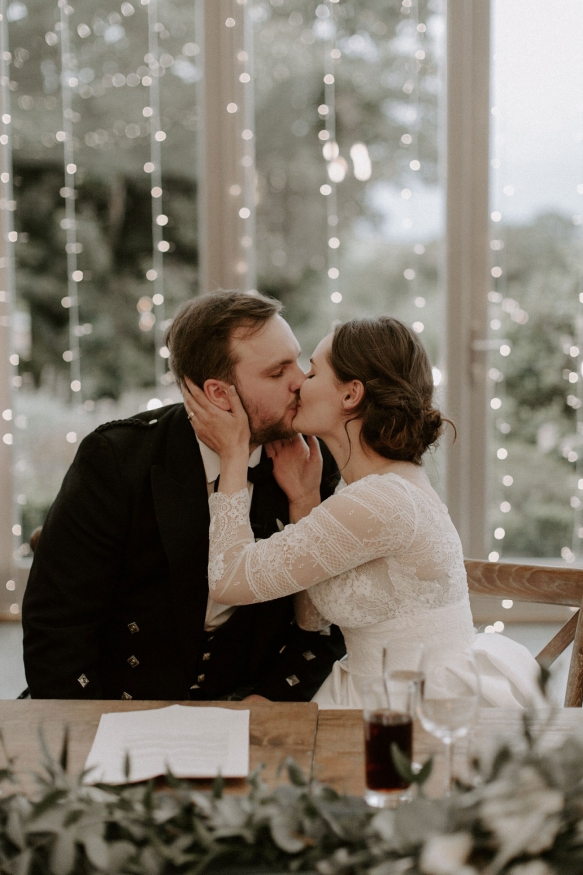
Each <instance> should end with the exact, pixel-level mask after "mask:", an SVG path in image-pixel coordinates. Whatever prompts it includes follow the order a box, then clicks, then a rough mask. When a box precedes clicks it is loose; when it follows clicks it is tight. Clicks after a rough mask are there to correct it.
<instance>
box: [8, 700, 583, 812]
mask: <svg viewBox="0 0 583 875" xmlns="http://www.w3.org/2000/svg"><path fill="white" fill-rule="evenodd" d="M171 704H182V705H187V706H189V707H193V708H196V707H201V706H204V705H207V706H208V705H212V706H214V707H221V708H236V709H241V708H243V709H248V710H249V711H250V712H251V713H250V765H251V768H252V769H253V768H255V767H256V766H257V765H259V764H260V763H265V764H266V769H265V772H264V777H265V780H266V781H267V782H268V783H270V784H275V783H276V781H277V780H278V779H277V769H278V766H279V765H280V763H281V762H282V761H283V760H284V759H285V757H286V756H292V757H294V759H295V760H296V762H297V763H298V764H299V765H300V766H301V768H302V769H303V771H304V773H305V774H310V775H312V777H314V778H316V779H317V780H319V781H323V782H325V783H327V784H330V785H331V786H332V787H334V788H335V789H336V790H338V791H339V792H347V793H353V794H355V795H358V796H360V795H362V794H363V792H364V734H363V726H362V712H361V711H356V710H338V711H336V710H330V711H328V710H325V711H320V712H318V709H317V706H316V705H315V704H311V703H303V702H297V703H296V702H266V703H263V702H251V703H242V702H179V703H173V702H137V701H131V702H126V701H124V702H117V701H88V702H79V701H68V700H54V699H53V700H48V699H47V700H39V699H34V700H22V701H7V700H4V701H0V729H1V730H2V733H3V736H4V740H5V743H6V747H7V749H8V752H9V753H10V755H12V756H15V757H16V758H17V763H16V768H17V771H18V772H19V773H20V774H21V775H22V774H23V773H24V776H23V783H22V786H23V788H24V789H26V790H27V791H32V790H33V788H34V782H33V780H32V778H31V777H30V772H31V771H34V770H37V769H38V766H39V761H40V757H41V753H40V747H39V741H38V729H39V727H42V730H43V733H44V736H45V738H46V741H47V743H48V745H49V747H50V748H51V750H52V751H54V752H55V755H58V753H59V751H60V747H61V742H62V738H63V732H64V729H65V726H68V727H69V738H70V744H69V764H70V771H71V773H72V774H76V773H78V772H80V771H81V769H82V768H83V766H84V764H85V760H86V758H87V755H88V753H89V749H90V747H91V744H92V742H93V738H94V736H95V732H96V730H97V725H98V723H99V719H100V717H101V714H103V713H105V712H112V711H116V712H117V711H142V710H145V709H147V708H164V707H166V706H167V705H171ZM521 714H522V712H520V711H518V710H503V709H500V708H484V709H482V711H481V712H480V718H479V721H478V725H477V727H476V729H475V731H474V733H473V735H472V737H471V738H470V739H469V740H463V741H461V742H458V744H457V745H456V753H457V755H456V763H455V768H456V769H457V771H458V773H459V774H461V773H462V772H463V770H464V767H465V763H466V762H467V757H468V750H469V749H470V750H471V751H472V752H476V751H480V750H483V749H484V748H485V747H486V746H487V745H491V744H492V743H493V741H494V739H495V738H496V737H499V736H504V735H506V736H509V737H514V738H516V737H517V736H518V735H519V733H520V724H521V719H522V718H521ZM573 732H578V733H582V734H583V709H580V708H563V709H560V710H559V712H558V713H557V716H556V718H555V721H554V723H553V726H552V727H551V729H550V731H549V732H548V733H547V735H546V736H545V744H546V745H550V746H553V745H556V744H559V743H560V742H561V740H563V739H564V738H566V737H567V736H568V735H569V734H571V733H573ZM431 755H435V770H434V775H433V777H432V779H431V782H430V784H429V786H428V791H429V793H430V794H434V795H439V793H440V792H441V789H442V782H443V772H442V764H443V755H442V746H441V743H440V742H439V741H437V740H436V739H435V738H433V737H432V736H430V735H428V734H427V733H426V732H424V731H423V729H421V727H420V726H418V725H416V727H415V734H414V756H415V759H416V760H417V761H418V762H424V761H425V760H426V759H427V758H428V757H429V756H431ZM0 765H3V763H1V762H0ZM26 773H29V774H28V775H27V774H26ZM280 780H285V776H283V778H280ZM227 783H228V789H229V790H230V791H231V792H244V790H245V782H244V781H242V780H231V781H229V782H227Z"/></svg>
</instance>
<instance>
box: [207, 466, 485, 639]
mask: <svg viewBox="0 0 583 875" xmlns="http://www.w3.org/2000/svg"><path fill="white" fill-rule="evenodd" d="M209 505H210V512H211V527H210V549H209V588H210V591H211V596H212V598H213V599H215V600H216V601H219V602H222V603H223V604H248V603H250V602H257V601H268V600H270V599H274V598H279V597H281V596H285V595H289V594H291V593H296V592H300V591H301V590H304V589H309V595H310V599H311V601H312V602H313V604H314V606H315V607H316V608H317V610H318V612H319V613H320V614H321V615H322V616H323V617H325V618H326V619H327V620H328V621H329V622H332V623H336V624H338V625H339V626H341V627H343V628H347V629H350V628H353V629H357V628H362V627H364V626H369V625H371V624H377V623H379V622H382V621H385V620H389V619H392V618H397V617H403V618H404V617H412V616H413V615H414V614H415V613H416V612H417V611H419V610H420V609H421V610H425V609H429V608H436V607H444V606H446V605H453V604H457V603H459V602H460V601H464V600H467V597H468V596H467V584H466V575H465V569H464V563H463V555H462V548H461V544H460V540H459V537H458V534H457V532H456V530H455V528H454V526H453V523H452V522H451V519H450V517H449V514H448V512H447V508H446V507H445V505H443V504H440V503H438V502H437V501H436V500H435V499H434V498H432V497H431V496H430V495H429V494H427V493H426V492H424V491H423V490H422V489H420V488H419V487H418V486H416V485H414V484H413V483H411V482H410V481H408V480H406V479H404V478H403V477H400V476H399V475H397V474H372V475H370V476H368V477H363V478H362V479H361V480H358V481H357V482H355V483H353V484H351V485H350V486H346V487H345V488H344V489H342V491H341V492H339V493H337V494H336V495H334V496H332V497H331V498H329V499H327V500H326V501H324V502H323V503H322V504H321V505H319V507H317V508H315V509H314V510H313V511H312V512H311V513H310V514H309V515H308V516H307V517H304V519H302V520H300V521H299V522H298V523H296V524H295V525H289V526H286V527H285V529H284V530H283V531H282V532H277V533H276V534H274V535H272V536H271V537H270V538H268V539H266V540H264V541H258V542H257V543H255V542H254V538H253V532H252V530H251V527H250V525H249V496H248V493H247V490H242V491H241V492H238V493H236V494H235V495H231V496H227V495H225V494H223V493H220V492H217V493H215V494H214V495H212V496H211V497H210V499H209Z"/></svg>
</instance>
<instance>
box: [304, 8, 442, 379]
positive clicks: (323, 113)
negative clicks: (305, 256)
mask: <svg viewBox="0 0 583 875" xmlns="http://www.w3.org/2000/svg"><path fill="white" fill-rule="evenodd" d="M337 3H338V0H326V2H325V3H322V4H320V5H319V6H317V7H316V19H317V24H320V25H322V24H327V25H328V33H329V35H330V36H329V39H328V40H327V41H326V46H325V54H324V103H323V104H321V105H320V106H319V107H318V114H319V117H320V119H321V121H323V122H324V127H323V128H322V129H321V130H320V131H319V132H318V137H319V139H320V141H321V143H322V152H323V156H324V159H325V161H326V169H327V176H328V180H327V182H325V183H324V184H323V185H321V186H320V193H321V194H322V195H324V196H325V197H326V222H327V230H328V235H327V236H328V247H327V264H326V269H327V277H328V292H329V297H330V300H331V301H332V303H334V304H339V303H341V301H342V299H343V295H342V291H341V282H340V280H341V275H340V274H341V271H340V264H339V262H340V246H341V240H340V236H339V222H340V219H339V209H338V185H339V184H341V183H342V182H343V180H344V179H345V177H346V174H347V172H348V169H349V168H348V162H347V161H346V159H345V158H344V157H343V156H342V155H341V154H340V147H339V144H338V142H337V136H336V79H337V72H336V68H337V65H338V62H339V61H340V59H341V57H342V52H341V50H340V48H339V47H338V45H337V41H336V35H337V28H336V26H335V16H334V9H335V6H336V4H337ZM401 15H402V16H403V19H405V20H407V21H408V22H409V23H410V27H409V31H410V35H411V36H412V37H413V39H412V44H413V51H412V53H411V57H410V58H407V61H406V63H407V66H408V71H407V72H408V75H407V78H406V80H405V82H404V84H403V94H404V95H405V96H406V97H407V98H408V101H409V108H408V110H407V116H406V118H407V121H408V130H407V131H405V132H404V133H403V134H402V136H401V142H400V145H401V147H403V148H405V149H406V150H407V157H408V167H407V177H408V178H406V182H405V185H404V186H403V188H402V189H401V192H400V195H401V198H402V199H403V200H404V201H405V203H406V205H407V207H408V209H407V210H406V213H407V214H406V215H405V217H404V218H403V220H402V224H403V227H404V228H405V229H406V230H411V229H413V228H414V224H415V223H414V218H413V209H412V208H413V204H414V193H415V188H416V187H417V184H418V182H417V180H418V178H419V173H418V171H420V170H421V162H420V160H419V128H420V120H421V116H420V111H419V69H420V65H421V63H422V62H423V60H424V59H425V56H426V51H425V47H424V41H425V36H426V32H427V26H426V24H425V23H424V22H420V21H419V8H418V2H417V0H402V3H401ZM350 158H351V159H352V165H353V173H354V176H355V178H356V179H358V180H359V181H362V182H366V181H368V180H369V179H370V178H371V175H372V165H371V159H370V155H369V152H368V148H367V146H366V145H365V144H364V143H359V142H357V143H353V145H352V146H351V148H350ZM424 253H425V246H424V245H423V244H422V243H415V244H414V245H413V246H412V257H411V264H410V265H409V266H407V267H406V268H405V270H404V277H405V279H406V280H407V281H408V282H409V283H411V286H410V288H411V292H412V296H413V299H414V305H415V307H417V308H423V307H424V306H425V304H426V301H425V298H423V297H422V296H421V295H420V294H418V291H417V281H418V272H417V271H416V270H415V267H414V265H415V263H416V259H415V256H417V257H419V256H422V255H423V254H424ZM413 327H414V329H415V330H416V331H417V332H418V333H421V332H422V331H423V330H424V327H425V326H424V324H423V322H422V321H420V320H419V319H416V320H415V321H414V323H413ZM435 377H436V382H438V381H439V378H440V374H439V372H437V371H436V372H435Z"/></svg>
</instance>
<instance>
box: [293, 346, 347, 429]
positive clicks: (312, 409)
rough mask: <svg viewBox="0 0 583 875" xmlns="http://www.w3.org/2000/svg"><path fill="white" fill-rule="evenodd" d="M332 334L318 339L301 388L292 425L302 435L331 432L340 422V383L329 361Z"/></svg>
mask: <svg viewBox="0 0 583 875" xmlns="http://www.w3.org/2000/svg"><path fill="white" fill-rule="evenodd" d="M331 346H332V335H331V334H330V335H328V337H325V338H324V339H323V340H321V341H320V343H319V344H318V346H317V347H316V349H315V350H314V354H313V355H312V358H311V359H310V363H311V365H312V367H311V368H310V371H309V373H308V374H307V376H306V379H305V380H304V382H303V383H302V387H301V389H300V403H299V405H298V412H297V413H296V415H295V417H294V420H293V423H292V427H293V429H294V431H297V432H301V433H302V434H313V435H318V436H323V435H326V434H330V432H331V431H332V430H333V429H334V427H335V426H336V425H337V424H338V423H340V422H342V394H343V392H342V386H341V385H340V384H339V383H338V380H337V379H336V377H335V376H334V371H333V370H332V368H331V367H330V364H329V362H328V354H329V352H330V348H331Z"/></svg>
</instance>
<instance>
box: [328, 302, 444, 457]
mask: <svg viewBox="0 0 583 875" xmlns="http://www.w3.org/2000/svg"><path fill="white" fill-rule="evenodd" d="M329 361H330V366H331V367H332V370H333V371H334V374H335V376H336V378H337V379H338V381H339V382H340V383H348V382H350V381H351V380H360V381H361V383H362V384H363V385H364V387H365V395H364V397H363V399H362V402H361V404H360V405H359V407H358V408H357V409H356V410H355V411H354V416H353V418H354V419H360V420H362V429H361V433H360V440H361V443H362V444H364V445H365V446H366V447H369V448H370V449H371V450H374V452H375V453H378V454H379V456H384V458H386V459H391V460H394V461H402V462H413V464H415V465H420V464H421V457H422V456H423V453H424V452H425V451H426V450H427V449H428V448H429V447H430V446H432V444H434V443H435V442H436V441H437V439H438V438H439V436H440V434H441V432H442V430H443V425H444V422H449V420H446V419H443V418H442V416H441V413H440V412H439V410H437V409H436V408H435V407H434V406H433V374H432V372H431V364H430V362H429V358H428V356H427V353H426V352H425V349H424V347H423V345H422V343H421V341H420V340H419V338H418V337H417V335H416V334H415V332H414V331H413V330H412V329H411V328H408V327H407V326H406V325H404V324H403V323H402V322H399V320H398V319H393V318H391V317H390V316H381V317H379V318H378V319H352V320H351V321H350V322H345V323H344V324H342V325H339V326H338V327H337V328H336V330H335V332H334V335H333V338H332V347H331V350H330V359H329Z"/></svg>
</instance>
